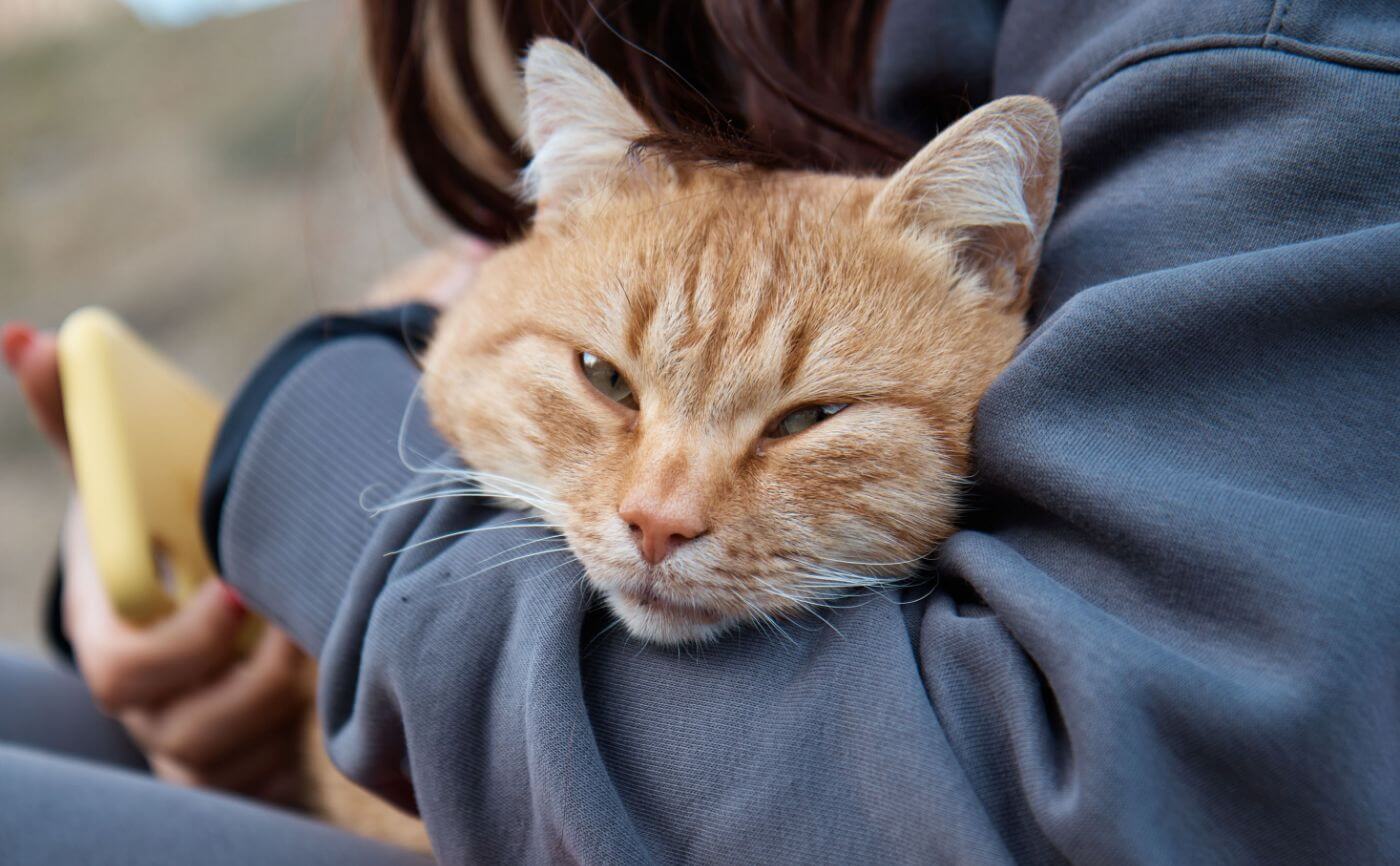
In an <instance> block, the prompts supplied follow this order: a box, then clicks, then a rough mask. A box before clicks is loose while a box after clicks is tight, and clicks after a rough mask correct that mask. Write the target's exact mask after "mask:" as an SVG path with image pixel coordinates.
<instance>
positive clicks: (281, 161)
mask: <svg viewBox="0 0 1400 866" xmlns="http://www.w3.org/2000/svg"><path fill="white" fill-rule="evenodd" d="M361 54H362V52H361V44H360V32H359V29H358V14H357V6H356V4H353V3H351V2H349V0H299V2H293V3H287V4H285V5H278V4H277V2H276V0H139V2H138V0H129V4H128V5H123V4H122V3H119V2H117V0H0V321H10V320H16V319H18V320H24V321H29V322H32V323H34V324H36V325H41V326H44V327H55V326H57V324H58V323H59V322H60V321H62V319H63V317H64V315H65V314H67V313H68V312H69V311H71V310H73V309H75V308H76V307H79V306H82V305H84V304H90V303H100V304H102V305H104V306H107V307H110V308H112V309H113V310H115V311H116V312H117V313H118V314H119V315H121V316H122V317H123V318H125V319H126V320H127V321H128V322H129V323H131V324H132V325H133V326H134V327H135V329H136V330H137V331H138V332H140V333H141V334H143V335H144V336H145V337H146V339H148V340H149V341H151V342H152V343H154V344H155V345H156V346H157V347H159V348H160V349H161V350H163V351H164V352H166V353H167V354H169V355H171V356H173V357H174V358H175V359H176V360H178V361H179V362H180V363H181V364H182V365H184V366H185V367H186V368H187V369H189V370H191V371H192V372H193V373H194V374H195V375H196V376H197V377H198V378H200V379H202V380H203V381H204V382H205V383H206V384H207V385H209V386H210V387H211V388H213V389H214V390H215V391H217V392H218V393H220V394H221V395H225V396H227V395H229V394H230V393H231V392H232V390H233V389H234V388H235V387H236V386H237V385H238V383H239V382H240V381H241V380H242V379H243V377H244V376H245V375H246V374H247V372H248V371H249V369H250V368H251V367H252V365H253V364H255V363H256V361H257V359H258V357H259V356H260V355H261V354H262V353H263V351H265V350H266V348H267V347H268V346H269V345H270V344H271V343H272V342H273V341H274V340H275V339H276V338H277V337H278V336H279V335H280V334H281V333H282V332H283V331H285V330H286V329H287V328H289V327H290V326H292V325H293V324H295V323H296V322H297V321H299V320H301V319H304V318H306V317H307V316H309V315H311V314H313V313H314V312H317V311H320V310H325V309H330V308H335V307H342V306H345V305H348V304H351V303H353V302H354V301H355V300H356V299H357V298H358V297H360V296H361V295H362V294H363V293H364V292H365V291H366V289H367V288H368V287H369V285H370V284H371V283H372V282H373V281H374V280H375V279H376V278H377V277H379V276H381V275H383V274H385V273H386V272H388V271H391V270H393V269H394V268H395V267H396V266H397V265H399V264H402V263H404V262H406V261H408V260H409V259H411V258H412V257H413V256H414V255H416V254H417V253H419V252H420V251H422V250H423V249H424V248H426V247H428V246H431V245H433V244H435V243H438V242H440V241H441V240H442V238H443V237H444V236H445V234H446V232H445V229H444V227H443V226H442V224H441V223H440V222H438V221H437V220H436V219H435V218H434V217H433V216H432V214H431V211H430V209H429V208H428V207H427V206H426V205H425V204H424V203H423V201H422V199H421V198H419V197H418V196H417V195H416V194H415V193H414V192H413V190H412V187H411V183H410V182H409V181H408V180H407V178H406V176H405V174H404V171H403V169H402V167H401V165H400V164H399V162H398V161H397V159H396V157H395V156H394V154H393V152H392V148H391V147H390V146H389V143H388V141H387V139H386V135H385V131H384V129H383V127H382V125H381V124H380V122H379V117H378V114H377V108H376V106H375V103H374V95H373V93H372V92H371V90H370V85H369V79H368V76H367V73H366V69H365V66H364V63H363V61H362V58H361ZM67 495H68V493H67V479H66V477H65V475H64V473H63V471H62V469H61V467H60V466H59V465H58V463H57V461H56V460H55V459H54V457H53V456H52V455H51V454H50V453H49V450H48V449H47V448H46V446H45V445H44V444H43V442H42V441H41V440H40V438H39V436H38V435H37V433H35V432H34V430H33V429H32V427H31V425H30V423H29V421H28V419H27V417H26V416H25V412H24V407H23V404H22V403H21V401H20V399H19V395H18V391H17V389H16V388H15V387H14V385H13V383H12V382H10V381H8V379H6V380H5V381H0V641H4V642H8V643H20V644H24V645H28V646H31V647H36V646H38V645H39V644H40V641H41V637H40V634H41V629H40V622H41V612H42V601H43V598H44V593H45V592H46V587H47V582H48V575H49V569H50V567H51V564H52V560H53V556H54V551H55V547H56V542H57V538H58V529H59V523H60V520H61V517H62V513H63V508H64V502H65V499H66V497H67Z"/></svg>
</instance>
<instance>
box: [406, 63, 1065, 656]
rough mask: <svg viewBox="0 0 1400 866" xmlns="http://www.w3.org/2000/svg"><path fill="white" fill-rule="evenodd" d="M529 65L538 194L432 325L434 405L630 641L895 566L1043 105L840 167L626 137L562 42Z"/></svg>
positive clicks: (1014, 281) (1014, 218)
mask: <svg viewBox="0 0 1400 866" xmlns="http://www.w3.org/2000/svg"><path fill="white" fill-rule="evenodd" d="M525 80H526V90H527V123H528V134H527V138H528V143H529V145H530V147H531V149H532V150H533V153H534V160H533V162H532V163H531V165H530V167H529V169H528V172H527V174H526V178H525V185H526V190H527V194H528V195H529V196H530V197H531V198H532V199H533V200H534V201H535V203H536V204H537V206H538V211H537V217H536V219H535V223H534V226H533V228H532V229H531V231H530V233H529V235H528V236H527V237H526V238H525V239H523V240H521V241H520V242H518V243H516V244H513V245H511V246H510V247H508V248H506V249H504V250H502V251H501V252H500V253H498V254H497V255H496V256H494V257H493V258H492V259H491V260H490V261H489V262H488V263H487V265H486V266H485V268H484V270H483V271H482V273H481V275H480V279H479V282H478V284H477V285H476V286H475V287H474V288H473V289H472V290H471V291H470V293H469V295H468V296H467V297H466V298H465V299H463V300H462V301H460V302H459V303H457V304H456V305H454V307H453V308H452V309H451V310H449V311H448V312H447V313H446V314H445V315H444V317H443V319H442V321H441V323H440V325H439V329H438V333H437V336H436V338H435V340H434V342H433V345H432V348H431V349H430V351H429V355H428V358H427V361H426V378H425V392H426V395H427V400H428V403H429V406H430V407H431V409H432V412H433V416H434V419H435V422H436V424H437V426H438V427H439V429H440V430H441V431H442V432H443V434H444V435H445V436H447V437H448V439H449V440H450V441H451V442H452V443H453V444H454V445H455V446H456V447H458V448H459V449H460V451H461V453H462V456H463V458H464V459H465V460H466V462H467V464H468V465H469V466H471V467H473V468H474V469H476V470H480V471H482V472H483V473H489V475H490V476H494V477H495V478H496V480H494V481H493V480H492V478H491V477H486V478H484V480H483V485H484V486H485V487H487V488H488V489H494V490H496V491H497V492H499V493H501V494H502V495H503V496H504V497H506V498H515V499H517V500H519V501H521V502H523V503H525V504H528V505H531V506H533V507H536V508H538V509H539V510H541V511H543V512H544V513H545V515H546V516H547V517H548V519H549V520H550V521H551V522H552V523H553V524H554V525H556V526H557V527H558V528H559V529H560V530H562V531H563V532H564V533H565V535H566V537H567V540H568V543H569V545H570V547H571V548H572V549H573V551H574V552H575V553H576V554H577V556H578V558H579V559H580V560H581V561H582V563H583V564H584V566H585V567H586V568H587V572H588V579H589V580H590V581H591V583H592V585H593V587H594V588H596V589H597V590H598V591H599V592H601V593H602V594H603V596H604V597H605V598H606V599H607V601H608V603H609V604H610V605H611V607H612V608H613V610H614V611H615V612H616V614H617V615H618V617H620V618H621V620H622V622H623V623H624V624H625V625H626V626H627V627H628V628H629V629H630V630H631V631H632V632H633V633H634V634H636V635H638V636H641V637H643V638H646V639H649V640H653V641H658V642H678V641H686V640H698V639H704V638H706V637H709V636H711V635H714V634H716V633H718V632H719V631H721V630H722V629H724V628H725V627H727V626H728V625H731V624H733V623H736V622H742V621H746V620H758V619H762V618H764V617H768V616H773V617H783V616H788V615H796V614H801V613H802V611H803V608H804V607H805V606H808V605H812V604H820V603H822V602H823V601H825V600H827V599H829V598H830V597H831V596H832V595H833V594H834V593H837V592H839V591H841V590H842V589H844V588H848V587H851V586H856V585H861V584H864V583H869V582H871V581H874V580H877V579H881V578H884V577H886V576H890V575H902V574H905V573H907V572H908V571H909V570H910V563H912V562H913V561H915V560H916V559H917V558H919V557H921V556H922V555H924V554H927V553H928V552H929V551H930V550H931V549H932V548H933V547H934V545H935V544H936V543H937V542H938V541H940V540H941V539H942V538H944V537H945V536H946V535H947V534H948V532H949V531H950V529H951V523H950V522H951V520H952V518H953V516H954V510H955V499H956V496H957V493H958V490H959V487H960V483H961V479H962V478H963V477H964V476H965V474H966V473H967V472H968V471H969V469H970V454H969V440H970V436H971V428H972V420H973V413H974V410H975V408H976V405H977V402H978V399H979V398H980V397H981V396H982V393H983V391H984V390H985V389H986V387H987V385H988V384H989V383H990V382H991V380H992V378H993V377H994V376H995V375H996V373H997V372H998V371H999V370H1000V369H1001V368H1002V367H1003V366H1004V365H1005V364H1006V363H1007V361H1008V360H1009V359H1010V357H1011V354H1012V352H1013V350H1014V349H1015V347H1016V345H1017V343H1018V342H1019V341H1020V339H1021V337H1022V336H1023V333H1024V325H1023V321H1022V318H1023V313H1024V311H1025V308H1026V305H1027V291H1028V285H1029V283H1030V279H1031V276H1032V272H1033V271H1034V269H1035V266H1036V263H1037V260H1038V256H1039V250H1040V240H1041V237H1042V235H1043V233H1044V231H1045V228H1046V224H1047V223H1048V222H1049V220H1050V216H1051V212H1052V211H1053V209H1054V203H1055V194H1056V189H1057V184H1058V178H1059V127H1058V122H1057V119H1056V116H1055V112H1054V110H1053V109H1052V108H1051V107H1050V106H1049V105H1048V104H1046V103H1045V102H1043V101H1041V100H1039V99H1035V98H1031V97H1014V98H1009V99H1003V100H999V101H997V102H994V103H992V104H990V105H988V106H986V107H985V108H982V109H980V110H978V111H975V112H973V113H972V114H970V115H968V116H967V117H966V118H964V119H963V120H962V121H960V122H958V123H957V124H955V125H954V126H952V127H951V128H949V129H948V130H947V131H946V132H944V133H943V134H942V135H940V136H939V137H938V138H937V139H936V140H934V141H933V142H932V143H930V144H929V145H928V146H927V147H925V148H924V149H923V150H922V151H920V152H919V153H918V154H917V155H916V156H915V157H913V159H911V160H910V161H909V163H908V164H906V165H905V166H904V167H903V168H902V169H901V170H900V171H899V172H898V173H897V174H895V175H894V176H893V177H891V178H889V179H878V178H853V177H845V176H836V175H818V174H805V173H796V172H765V171H760V170H757V169H753V168H735V167H717V166H713V165H704V164H679V163H676V162H673V161H670V160H669V159H668V158H667V157H664V156H660V155H657V154H648V153H646V152H645V151H641V152H638V151H637V150H636V149H634V148H632V144H633V142H634V141H636V140H638V139H641V138H643V137H645V136H647V135H648V134H649V133H651V132H652V129H651V127H650V126H649V125H648V123H647V121H646V120H644V119H643V118H642V117H641V116H640V115H639V114H638V113H637V112H636V110H634V109H633V108H632V106H631V105H630V104H629V103H628V102H627V101H626V99H625V98H624V97H623V95H622V94H621V92H620V91H619V90H618V89H617V88H616V86H615V85H614V84H613V83H612V82H611V81H610V80H609V79H608V78H607V77H606V76H605V75H604V74H603V73H602V71H601V70H599V69H598V68H597V67H595V66H593V65H592V64H591V63H589V62H588V61H587V60H586V59H585V58H584V57H583V56H582V55H580V54H578V53H577V52H576V51H574V50H573V49H571V48H568V47H567V46H565V45H563V44H561V43H558V42H554V41H541V42H538V43H536V44H535V45H534V47H533V48H532V49H531V51H530V54H529V57H528V58H527V61H526V66H525ZM502 479H512V481H505V480H502Z"/></svg>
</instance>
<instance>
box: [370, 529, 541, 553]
mask: <svg viewBox="0 0 1400 866" xmlns="http://www.w3.org/2000/svg"><path fill="white" fill-rule="evenodd" d="M548 527H549V524H548V523H515V522H511V523H502V524H498V525H493V526H477V527H474V528H472V529H458V530H456V531H454V532H445V533H443V534H442V535H437V536H434V537H432V538H425V539H423V540H422V541H415V542H413V543H412V544H406V545H404V546H403V547H400V548H397V549H395V550H390V551H386V552H385V553H384V554H383V555H384V556H396V555H398V554H400V553H403V552H405V551H408V550H413V549H415V548H418V547H423V546H425V545H428V544H433V543H434V542H438V541H446V540H447V539H449V538H460V537H462V536H464V535H474V534H476V533H478V532H498V531H500V530H502V529H535V528H548ZM561 537H562V536H561Z"/></svg>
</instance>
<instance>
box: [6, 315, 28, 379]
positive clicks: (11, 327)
mask: <svg viewBox="0 0 1400 866" xmlns="http://www.w3.org/2000/svg"><path fill="white" fill-rule="evenodd" d="M0 343H3V344H4V350H5V363H6V364H8V365H9V367H10V369H11V370H14V369H17V368H18V367H19V362H20V361H21V360H23V358H24V355H25V353H26V352H28V351H29V347H30V346H32V345H34V329H33V328H32V327H30V326H29V325H27V324H25V323H24V322H8V323H6V325H5V328H4V330H3V331H0Z"/></svg>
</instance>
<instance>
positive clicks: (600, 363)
mask: <svg viewBox="0 0 1400 866" xmlns="http://www.w3.org/2000/svg"><path fill="white" fill-rule="evenodd" d="M578 364H579V367H580V368H582V369H583V377H584V378H585V379H587V380H588V384H590V385H592V386H593V387H594V388H596V389H597V390H598V393H599V394H602V395H603V396H604V397H607V398H608V399H609V400H611V401H613V402H614V403H618V404H620V405H622V406H626V407H627V408H628V409H636V408H637V395H636V394H634V393H632V386H631V384H629V383H628V381H627V380H626V379H625V378H624V377H623V375H622V374H621V373H619V372H618V370H617V367H614V366H613V365H612V363H611V362H609V361H604V360H603V359H602V358H599V357H598V356H597V355H595V354H593V353H592V352H579V353H578Z"/></svg>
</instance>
